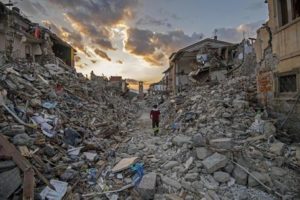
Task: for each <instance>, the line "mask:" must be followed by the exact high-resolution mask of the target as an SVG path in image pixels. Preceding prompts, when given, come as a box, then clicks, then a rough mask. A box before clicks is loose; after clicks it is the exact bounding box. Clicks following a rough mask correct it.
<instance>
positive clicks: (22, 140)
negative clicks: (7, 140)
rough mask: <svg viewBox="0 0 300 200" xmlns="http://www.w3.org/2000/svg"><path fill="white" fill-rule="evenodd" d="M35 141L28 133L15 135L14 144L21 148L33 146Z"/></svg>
mask: <svg viewBox="0 0 300 200" xmlns="http://www.w3.org/2000/svg"><path fill="white" fill-rule="evenodd" d="M33 142H34V139H33V138H31V137H29V136H28V135H27V134H26V133H23V134H18V135H15V136H14V138H13V143H14V144H15V145H19V146H31V145H33Z"/></svg>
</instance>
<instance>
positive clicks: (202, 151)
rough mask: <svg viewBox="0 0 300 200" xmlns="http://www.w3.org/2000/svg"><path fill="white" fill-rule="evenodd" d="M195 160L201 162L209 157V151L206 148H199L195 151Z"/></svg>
mask: <svg viewBox="0 0 300 200" xmlns="http://www.w3.org/2000/svg"><path fill="white" fill-rule="evenodd" d="M196 155H197V158H198V159H200V160H203V159H205V158H207V157H208V156H210V155H211V153H210V151H209V150H208V149H207V148H206V147H200V148H197V149H196Z"/></svg>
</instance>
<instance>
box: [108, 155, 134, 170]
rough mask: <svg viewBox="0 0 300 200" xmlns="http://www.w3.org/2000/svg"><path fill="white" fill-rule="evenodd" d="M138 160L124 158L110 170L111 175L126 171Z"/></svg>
mask: <svg viewBox="0 0 300 200" xmlns="http://www.w3.org/2000/svg"><path fill="white" fill-rule="evenodd" d="M137 160H138V157H132V158H124V159H122V160H120V162H119V163H118V164H117V165H116V166H115V167H114V168H113V169H112V172H113V173H116V172H120V171H122V170H124V169H128V168H129V167H130V166H131V165H132V164H134V163H135V162H136V161H137Z"/></svg>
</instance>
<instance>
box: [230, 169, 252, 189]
mask: <svg viewBox="0 0 300 200" xmlns="http://www.w3.org/2000/svg"><path fill="white" fill-rule="evenodd" d="M232 175H233V177H234V178H235V180H236V182H237V184H240V185H247V178H248V174H247V173H246V172H245V171H244V170H242V169H241V168H240V167H239V166H236V167H235V168H234V170H233V173H232Z"/></svg>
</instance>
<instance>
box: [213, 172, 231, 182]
mask: <svg viewBox="0 0 300 200" xmlns="http://www.w3.org/2000/svg"><path fill="white" fill-rule="evenodd" d="M214 179H215V180H216V181H218V182H219V183H225V182H228V181H229V180H230V175H229V174H228V173H226V172H222V171H218V172H215V173H214Z"/></svg>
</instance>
